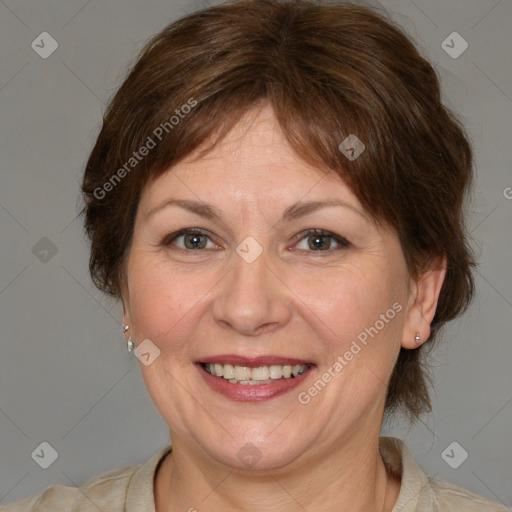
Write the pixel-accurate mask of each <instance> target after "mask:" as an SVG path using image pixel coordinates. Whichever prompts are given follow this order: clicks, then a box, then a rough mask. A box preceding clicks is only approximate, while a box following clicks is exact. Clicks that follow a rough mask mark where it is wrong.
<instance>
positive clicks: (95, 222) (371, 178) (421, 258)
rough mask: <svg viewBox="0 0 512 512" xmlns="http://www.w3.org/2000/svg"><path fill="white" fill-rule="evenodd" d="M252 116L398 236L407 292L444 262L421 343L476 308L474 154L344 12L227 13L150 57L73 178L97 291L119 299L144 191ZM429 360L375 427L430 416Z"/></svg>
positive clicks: (447, 116) (196, 20)
mask: <svg viewBox="0 0 512 512" xmlns="http://www.w3.org/2000/svg"><path fill="white" fill-rule="evenodd" d="M261 102H268V103H269V104H270V105H271V106H272V107H273V109H274V112H275V115H276V117H277V119H278V121H279V124H280V126H281V128H282V130H283V132H284V134H285V136H286V138H287V140H288V141H289V143H290V144H291V146H292V147H293V148H294V150H295V151H296V152H297V154H298V155H299V156H300V157H301V158H303V159H304V160H305V161H307V162H309V163H311V164H313V165H316V166H318V167H319V168H328V169H331V170H332V171H334V172H336V173H337V174H338V175H339V176H340V177H342V178H343V179H344V181H345V182H346V183H347V185H348V186H349V187H350V189H351V190H352V191H353V193H354V194H355V195H356V196H357V198H358V199H359V200H360V202H361V203H362V205H363V207H364V208H365V209H366V210H367V212H368V213H369V214H370V215H371V217H372V218H373V219H375V220H376V221H377V222H379V223H382V224H386V225H388V226H390V227H392V228H393V229H394V230H395V231H396V233H397V234H398V237H399V239H400V242H401V246H402V249H403V252H404V255H405V258H406V261H407V265H408V268H409V272H410V274H411V275H412V276H414V277H415V278H417V277H419V276H420V275H421V273H422V271H424V270H425V269H426V268H427V267H428V265H429V263H430V262H431V258H432V256H435V255H446V257H447V261H448V270H447V275H446V278H445V282H444V284H443V287H442V290H441V294H440V298H439V302H438V306H437V312H436V315H435V318H434V322H433V324H432V335H431V338H430V341H432V340H433V339H434V338H435V337H436V334H438V331H439V328H440V327H442V325H443V324H444V323H445V322H446V321H448V320H451V319H453V318H455V317H456V316H458V315H460V314H461V313H462V312H463V311H464V310H465V309H466V308H467V307H468V305H469V303H470V301H471V298H472V295H473V287H474V284H473V278H472V274H471V270H472V269H471V267H472V266H474V260H473V256H472V253H471V250H470V248H469V246H468V243H467V239H466V234H465V233H466V232H465V226H464V215H463V213H464V212H463V207H464V199H465V193H466V192H467V190H468V187H469V186H470V183H471V180H472V150H471V146H470V143H469V142H468V138H467V135H466V134H465V131H464V129H463V127H462V125H461V123H460V122H459V120H458V119H457V117H456V116H455V114H453V113H452V112H451V111H450V110H449V109H448V108H446V107H445V106H443V105H442V103H441V98H440V89H439V81H438V77H437V75H436V72H435V71H434V70H433V68H432V66H431V65H430V64H429V63H428V62H427V61H426V60H425V59H424V58H422V57H421V56H420V55H419V53H418V51H417V50H416V48H415V47H414V45H413V43H412V42H411V41H410V40H409V38H408V37H407V36H406V35H404V33H403V32H402V31H401V30H400V29H399V28H397V27H396V26H395V25H394V23H393V22H392V21H390V20H389V19H388V18H387V16H386V15H385V14H381V13H378V12H377V11H375V10H370V9H367V8H363V7H360V6H357V5H354V4H351V3H348V2H344V3H339V2H336V3H323V4H319V3H318V2H314V1H308V0H296V1H293V0H291V1H279V0H242V1H232V2H228V3H225V4H222V5H218V6H213V7H209V8H207V9H204V10H202V11H198V12H195V13H192V14H190V15H187V16H185V17H183V18H181V19H179V20H178V21H176V22H174V23H172V24H170V25H169V26H167V27H166V28H165V29H164V30H162V31H161V32H160V33H159V34H157V35H156V36H155V37H154V38H153V39H152V40H151V41H149V43H148V44H147V45H146V46H145V48H144V49H143V50H142V52H141V54H140V55H139V57H138V60H137V62H136V63H135V65H134V66H133V68H132V69H131V71H130V73H129V76H128V77H127V78H126V80H125V81H124V83H123V84H122V85H121V87H120V88H119V90H118V92H117V93H116V95H115V97H114V98H113V99H112V100H111V102H110V104H109V106H108V109H107V111H106V113H105V115H104V119H103V126H102V129H101V132H100V134H99V136H98V138H97V141H96V144H95V146H94V148H93V150H92V152H91V154H90V157H89V160H88V162H87V166H86V169H85V174H84V179H83V184H82V192H83V197H84V200H85V206H84V208H83V210H82V212H81V213H82V214H85V230H86V232H87V235H88V236H89V238H90V239H91V253H90V262H89V269H90V273H91V276H92V279H93V281H94V283H95V284H96V286H97V287H98V288H99V289H100V290H102V291H104V292H105V293H107V294H109V295H110V296H112V297H114V298H116V299H119V298H121V299H122V297H123V289H124V288H123V286H124V284H123V283H124V279H125V259H126V256H127V254H128V253H129V249H130V242H131V238H132V231H133V225H134V219H135V214H136V211H137V206H138V201H139V197H140V194H141V191H142V190H143V188H144V187H145V186H146V185H147V184H148V183H149V182H150V181H151V180H152V179H155V178H156V177H158V176H159V175H161V174H162V173H163V172H165V171H166V170H168V169H169V167H170V166H171V165H174V164H176V163H177V162H178V161H179V160H180V159H182V158H184V157H185V156H187V155H188V154H189V153H191V152H192V151H193V150H195V149H196V148H198V147H199V146H200V145H201V144H202V143H206V142H209V141H211V145H210V146H209V147H207V148H206V149H205V151H204V153H206V152H207V151H209V150H210V149H211V148H213V147H214V146H215V144H216V142H218V141H220V140H222V138H223V137H224V136H225V135H226V134H227V133H228V132H229V131H230V129H231V128H232V127H233V126H234V125H235V123H236V122H237V121H238V120H239V119H240V118H241V117H242V116H243V115H244V113H246V112H248V111H249V110H250V109H251V108H253V107H254V106H256V105H257V104H260V103H261ZM349 134H355V135H356V136H357V137H358V138H359V139H360V140H361V141H362V142H363V143H364V144H365V146H366V149H365V151H364V152H363V153H362V154H361V155H360V156H359V157H358V158H356V159H354V160H351V159H349V158H347V157H346V155H345V154H343V153H342V151H340V149H339V148H338V146H339V144H340V143H341V142H342V141H343V140H344V139H345V138H346V137H347V136H348V135H349ZM157 135H158V136H157ZM143 147H145V148H146V150H145V151H143V150H142V148H143ZM204 153H202V154H204ZM428 345H431V343H430V342H429V343H426V344H423V345H422V346H421V348H418V349H416V350H405V349H403V348H402V349H401V350H400V354H399V357H398V361H397V364H396V366H395V368H394V371H393V374H392V376H391V380H390V382H389V387H388V396H387V402H386V410H387V412H390V411H393V410H395V409H396V408H397V407H398V406H403V408H404V410H405V411H407V412H408V413H409V414H410V417H411V418H414V417H417V416H419V414H420V413H421V412H422V411H425V410H430V400H429V393H428V386H427V381H429V380H430V377H429V374H428V371H427V366H426V365H425V361H424V357H421V354H422V352H424V351H425V350H426V349H427V346H428Z"/></svg>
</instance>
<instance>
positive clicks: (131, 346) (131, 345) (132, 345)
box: [123, 325, 135, 352]
mask: <svg viewBox="0 0 512 512" xmlns="http://www.w3.org/2000/svg"><path fill="white" fill-rule="evenodd" d="M129 328H130V326H129V325H125V326H124V327H123V333H125V332H126V331H127V330H128V329H129ZM126 348H127V349H128V352H133V349H134V348H135V343H133V341H132V340H131V339H129V340H128V341H127V342H126Z"/></svg>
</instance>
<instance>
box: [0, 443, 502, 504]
mask: <svg viewBox="0 0 512 512" xmlns="http://www.w3.org/2000/svg"><path fill="white" fill-rule="evenodd" d="M170 450H171V447H170V446H167V447H166V448H164V449H162V450H160V451H159V452H158V453H156V454H155V455H153V457H151V458H150V459H149V460H148V461H147V462H145V463H144V464H142V465H139V466H128V467H125V468H122V469H116V470H114V471H109V472H107V473H102V474H101V475H98V476H95V477H94V478H92V479H90V480H89V481H87V482H86V483H85V484H84V485H82V486H81V487H80V488H77V487H65V486H63V485H55V486H53V487H49V488H47V489H46V490H44V491H41V492H39V493H37V494H33V495H31V496H29V497H28V498H25V499H23V500H20V501H17V502H15V503H11V504H10V505H6V506H5V507H3V508H1V510H2V511H3V512H60V511H63V512H64V511H65V512H98V510H102V511H103V510H104V511H108V512H155V502H154V494H153V479H154V477H155V474H156V471H157V469H158V467H159V464H160V462H161V461H163V459H164V458H165V456H166V455H167V454H168V453H169V451H170ZM380 452H381V455H382V458H383V460H384V462H385V464H386V466H387V467H388V468H389V469H390V471H391V472H393V473H395V474H398V475H401V480H402V484H401V487H400V494H399V496H398V500H397V502H396V504H395V506H394V507H393V512H438V511H439V512H506V511H510V509H508V508H506V507H504V506H503V505H500V504H498V503H495V502H492V501H489V500H487V499H485V498H483V497H481V496H478V495H476V494H473V493H471V492H469V491H466V490H465V489H461V488H460V487H457V486H455V485H452V484H449V483H446V482H440V481H437V480H433V479H429V478H428V477H427V476H426V475H425V473H423V471H422V470H421V469H420V468H419V467H418V466H417V465H416V463H415V462H414V459H413V458H412V455H411V453H410V452H409V450H408V448H407V446H406V445H405V444H404V443H403V442H402V441H400V440H399V439H396V438H394V437H381V438H380Z"/></svg>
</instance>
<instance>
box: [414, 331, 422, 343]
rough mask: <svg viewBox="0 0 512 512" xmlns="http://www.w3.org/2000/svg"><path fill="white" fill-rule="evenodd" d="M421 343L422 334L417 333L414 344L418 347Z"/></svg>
mask: <svg viewBox="0 0 512 512" xmlns="http://www.w3.org/2000/svg"><path fill="white" fill-rule="evenodd" d="M420 341H421V336H420V333H419V332H417V333H416V336H415V337H414V342H415V343H416V345H417V344H418V343H419V342H420Z"/></svg>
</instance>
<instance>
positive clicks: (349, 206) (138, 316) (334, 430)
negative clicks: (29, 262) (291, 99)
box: [124, 107, 414, 469]
mask: <svg viewBox="0 0 512 512" xmlns="http://www.w3.org/2000/svg"><path fill="white" fill-rule="evenodd" d="M255 114H257V113H256V112H255ZM171 200H172V201H180V202H181V203H180V204H181V205H180V204H178V203H174V204H172V203H169V201H171ZM316 202H318V203H324V202H325V203H329V205H328V206H323V207H320V206H318V205H316V207H315V205H314V204H313V203H316ZM334 203H337V204H334ZM206 205H208V207H206ZM213 213H215V215H213ZM188 228H193V229H194V230H196V231H198V232H199V233H192V234H177V233H178V232H180V231H181V230H184V229H188ZM308 230H319V233H309V234H308ZM127 278H128V279H127V282H128V286H127V293H126V294H125V297H124V302H125V307H126V311H125V323H127V324H129V325H130V331H129V332H130V334H131V338H132V340H133V341H134V342H135V344H136V345H139V344H140V343H141V342H143V340H150V341H146V342H145V345H142V348H141V352H143V353H146V354H147V355H145V356H143V357H142V358H141V359H142V361H141V363H144V364H141V366H140V367H141V371H142V374H143V377H144V380H145V382H146V385H147V387H148V390H149V393H150V395H151V397H152V399H153V401H154V403H155V405H156V407H157V408H158V410H159V411H160V413H161V414H162V416H163V417H164V419H165V421H166V422H167V423H168V425H169V428H170V431H171V436H172V441H173V444H174V445H175V446H176V447H177V448H178V447H180V446H181V447H185V446H186V447H187V450H189V451H190V452H191V453H192V452H193V453H194V454H195V456H198V457H203V458H205V459H208V460H210V461H216V462H218V463H222V464H226V465H228V466H230V467H238V468H244V467H250V466H252V465H253V464H255V463H257V467H258V468H262V469H270V468H278V467H282V466H285V465H292V466H293V465H294V464H303V463H305V462H308V461H309V462H311V461H312V460H314V459H315V458H316V457H319V456H321V457H324V458H326V457H327V456H328V455H329V454H332V453H334V451H335V449H334V447H336V446H339V445H340V443H342V444H343V443H345V442H348V441H350V442H352V443H355V445H357V443H358V442H361V443H364V442H366V441H365V440H366V439H367V437H366V436H368V434H371V435H378V432H379V431H380V425H381V420H382V412H383V408H384V402H385V395H386V389H387V383H388V380H389V377H390V375H391V372H392V369H393V366H394V363H395V361H396V358H397V356H398V351H399V348H400V345H401V342H402V337H403V334H404V330H405V328H406V326H407V322H408V314H407V313H408V310H409V306H410V302H411V295H412V293H411V292H410V291H409V289H410V288H411V282H410V279H409V275H408V272H407V268H406V264H405V261H404V256H403V253H402V250H401V247H400V244H399V241H398V239H397V236H396V235H395V234H394V233H393V232H391V231H388V230H385V229H384V228H382V227H378V226H376V225H375V224H373V223H372V222H371V221H370V220H369V219H368V218H367V216H366V215H365V213H364V211H363V210H362V208H361V205H360V203H359V202H358V200H357V199H356V197H355V196H354V195H353V194H352V193H351V192H350V190H349V189H348V188H347V186H346V185H345V184H344V183H343V182H342V181H341V180H340V179H339V178H338V177H337V176H335V175H333V174H325V173H324V172H321V171H320V170H318V169H316V168H314V167H311V166H310V165H308V164H306V163H304V162H303V161H301V160H300V159H299V158H298V157H297V156H296V155H295V154H294V153H293V152H292V150H291V149H290V148H289V146H288V144H287V143H286V141H285V138H284V136H283V135H282V134H281V132H280V130H279V127H278V124H277V121H276V119H275V117H274V115H273V112H272V110H271V109H270V108H268V107H266V108H264V109H262V110H261V111H260V112H259V114H258V115H256V116H253V117H252V118H251V117H249V116H246V117H244V119H243V120H242V121H241V122H240V123H239V125H238V126H237V127H236V128H235V129H234V130H233V131H232V132H231V133H230V134H229V135H228V136H227V137H226V139H224V141H223V142H222V143H220V144H219V145H218V146H217V147H216V148H215V150H213V151H212V152H211V153H210V154H208V155H207V156H206V157H204V158H201V159H199V160H196V161H192V160H191V158H188V159H186V160H184V161H182V162H181V163H179V164H178V165H176V166H175V167H173V168H172V169H171V170H169V171H167V172H166V173H164V174H163V175H162V176H160V177H159V178H158V179H157V180H156V181H154V182H153V183H151V184H149V185H148V186H147V187H146V189H145V190H144V191H143V194H142V197H141V200H140V204H139V208H138V212H137V216H136V222H135V227H134V236H133V244H132V247H131V250H130V253H129V258H128V264H127ZM413 285H414V283H413ZM411 289H414V286H412V288H411ZM158 351H159V353H158ZM208 362H210V363H211V364H212V365H213V363H217V366H215V365H214V368H217V369H220V368H221V369H222V371H223V376H222V377H220V376H212V375H210V374H209V373H208V372H207V370H206V368H205V366H204V365H203V364H201V363H208ZM223 363H224V364H223ZM301 365H302V366H301ZM304 365H308V366H306V367H304ZM294 366H295V367H296V368H295V372H297V371H298V372H300V371H302V370H304V368H306V370H305V371H304V373H302V374H301V375H299V376H297V377H295V378H293V373H292V376H290V377H288V378H287V377H286V376H287V375H290V371H292V372H293V370H294ZM251 367H253V368H257V369H253V370H251ZM290 367H291V368H290ZM283 373H284V377H283ZM225 377H226V378H225ZM232 378H236V379H238V381H240V380H241V381H244V382H247V381H249V380H250V381H255V380H257V381H262V380H263V381H267V383H264V384H251V383H246V384H239V383H232V382H230V381H229V380H230V379H232Z"/></svg>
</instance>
